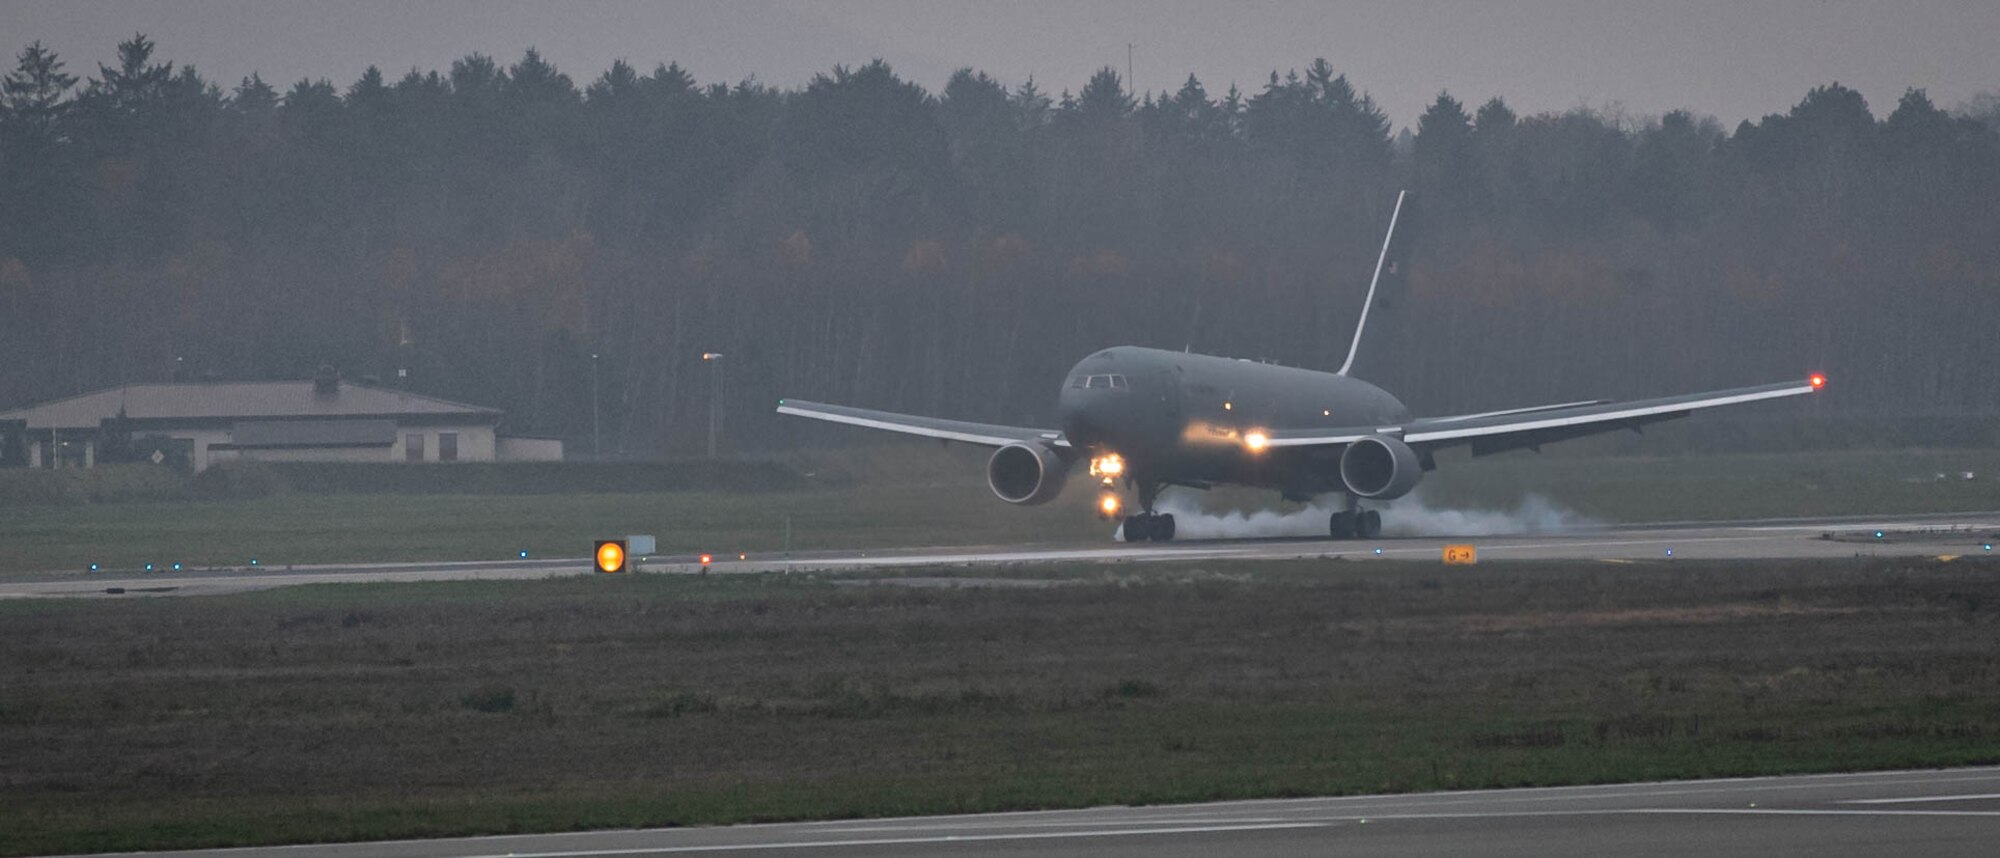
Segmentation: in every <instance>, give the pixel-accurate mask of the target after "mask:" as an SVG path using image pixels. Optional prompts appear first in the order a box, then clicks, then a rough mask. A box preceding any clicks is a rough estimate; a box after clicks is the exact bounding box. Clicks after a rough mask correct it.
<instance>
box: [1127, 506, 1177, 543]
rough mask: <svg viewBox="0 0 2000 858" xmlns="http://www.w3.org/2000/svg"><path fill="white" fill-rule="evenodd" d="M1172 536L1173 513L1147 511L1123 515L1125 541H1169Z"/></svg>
mask: <svg viewBox="0 0 2000 858" xmlns="http://www.w3.org/2000/svg"><path fill="white" fill-rule="evenodd" d="M1173 538H1174V514H1173V513H1170V512H1147V513H1140V514H1139V515H1128V516H1126V517H1125V541H1126V542H1148V541H1150V542H1169V541H1172V540H1173Z"/></svg>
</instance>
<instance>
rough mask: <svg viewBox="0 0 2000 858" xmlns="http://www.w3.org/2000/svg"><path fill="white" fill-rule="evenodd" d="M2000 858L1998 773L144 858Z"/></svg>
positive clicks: (1873, 775)
mask: <svg viewBox="0 0 2000 858" xmlns="http://www.w3.org/2000/svg"><path fill="white" fill-rule="evenodd" d="M1996 852H2000V768H1967V769H1946V770H1939V771H1899V772H1868V773H1861V774H1834V775H1795V776H1788V777H1767V778H1743V779H1729V780H1703V781H1666V782H1658V783H1638V784H1619V785H1612V786H1580V787H1553V788H1545V789H1513V790H1480V791H1468V792H1438V793H1420V794H1415V795H1373V796H1346V797H1338V798H1306V799H1280V800H1268V801H1233V802H1219V803H1213V804H1183V805H1160V806H1152V807H1100V808H1089V809H1084V810H1059V811H1040V812H1027V813H993V814H977V815H964V816H928V817H908V818H897V819H860V820H846V821H839V822H804V823H790V824H779V825H739V826H724V827H713V828H659V829H643V830H621V831H591V832H575V833H564V834H526V835H508V836H500V837H469V838H458V839H440V840H401V841H389V842H378V843H346V844H317V845H304V846H283V847H272V848H262V849H259V848H250V849H228V850H216V851H197V852H153V853H144V854H146V855H150V856H160V858H165V856H182V858H193V856H208V858H221V856H229V858H388V857H389V856H397V858H592V856H645V855H662V856H664V855H702V854H753V855H754V854H773V855H801V854H811V855H835V856H840V855H896V856H902V855H948V856H1011V857H1012V858H1021V856H1041V855H1076V854H1086V853H1087V854H1090V855H1106V856H1165V858H1175V857H1176V856H1186V858H1213V856H1218V855H1228V856H1249V858H1255V856H1267V855H1271V856H1275V855H1368V856H1403V855H1409V856H1418V855H1423V856H1433V855H1484V856H1516V855H1519V856H1545V855H1592V856H1602V855H1618V856H1628V855H1636V856H1647V855H1676V856H1679V855H1755V856H1760V858H1770V856H1788V855H1811V856H1846V855H1924V856H1960V855H1964V856H1974V855H1978V856H1987V855H1993V854H1995V853H1996Z"/></svg>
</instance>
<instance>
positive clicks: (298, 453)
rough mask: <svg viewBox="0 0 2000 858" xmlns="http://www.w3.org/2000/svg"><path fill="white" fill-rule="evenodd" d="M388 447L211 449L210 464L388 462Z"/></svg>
mask: <svg viewBox="0 0 2000 858" xmlns="http://www.w3.org/2000/svg"><path fill="white" fill-rule="evenodd" d="M388 449H389V448H387V447H290V448H283V449H277V448H273V449H264V450H211V451H209V454H208V463H209V464H210V465H219V464H222V463H223V462H229V461H234V460H237V459H248V460H251V461H256V462H370V463H375V462H387V461H391V460H390V459H389V458H388V455H389V454H388V452H387V451H388Z"/></svg>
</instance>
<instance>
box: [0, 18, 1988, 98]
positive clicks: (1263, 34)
mask: <svg viewBox="0 0 2000 858" xmlns="http://www.w3.org/2000/svg"><path fill="white" fill-rule="evenodd" d="M134 32H144V33H146V34H147V35H148V36H149V37H151V38H153V39H154V40H155V41H156V42H158V43H159V53H158V54H157V56H158V57H159V58H161V59H166V60H170V61H173V62H176V63H192V64H194V65H195V67H196V68H198V69H199V70H200V71H201V72H202V73H203V74H204V75H205V76H207V77H209V78H210V79H211V80H216V81H219V82H223V83H225V84H226V85H233V84H234V83H235V82H236V81H237V80H239V79H240V78H242V77H244V76H245V75H248V74H250V73H251V72H252V71H256V72H259V73H261V74H262V75H263V76H264V78H265V79H266V80H269V81H271V82H272V83H274V84H275V85H279V86H280V87H281V88H282V86H283V85H285V84H287V83H290V82H292V81H296V80H298V79H299V78H302V77H313V78H327V79H330V80H332V81H333V82H334V83H335V84H337V85H339V86H341V87H343V88H344V87H345V86H346V85H347V84H349V83H352V82H353V81H354V79H355V78H356V77H358V76H359V75H360V73H361V71H362V70H363V69H365V68H366V67H368V66H369V65H371V64H372V65H379V66H381V67H382V69H383V70H384V71H385V72H389V73H391V74H392V75H399V74H400V73H401V72H403V71H407V70H409V69H410V68H411V67H412V66H414V67H418V68H422V69H425V70H429V69H443V68H446V67H448V66H449V65H450V64H451V61H452V60H453V59H456V58H458V57H462V56H464V55H466V54H468V53H471V52H474V51H478V52H482V53H486V54H490V55H493V56H495V57H497V58H499V59H500V60H502V61H503V62H512V61H513V60H515V59H518V58H519V57H520V55H521V51H522V50H523V49H525V48H527V47H528V46H531V45H532V46H535V47H537V48H539V49H540V50H541V51H542V54H543V55H544V56H545V57H547V58H548V59H549V60H550V61H552V62H554V63H555V64H556V65H557V66H559V67H560V68H561V69H562V70H563V71H565V72H568V73H569V75H570V76H571V77H572V78H575V79H576V81H577V84H578V86H582V85H584V84H587V83H588V82H589V81H590V79H591V78H594V77H596V76H597V75H598V74H600V73H601V72H602V71H603V70H604V69H605V68H606V67H608V66H609V65H610V64H611V61H612V60H614V59H618V58H624V59H626V60H627V61H629V62H631V63H633V64H634V65H637V66H639V67H640V68H641V70H642V71H644V70H650V69H651V68H652V67H653V65H655V64H656V63H660V62H666V61H670V60H671V61H677V62H679V63H680V64H681V65H682V66H684V67H686V68H687V69H688V70H689V71H690V72H692V73H693V74H694V75H695V76H696V77H697V78H698V79H700V80H702V81H703V82H713V81H726V82H735V81H738V80H742V79H743V78H745V77H749V76H753V75H754V76H755V77H756V78H757V79H758V80H761V81H764V82H766V83H770V84H774V85H778V86H784V87H793V86H798V85H800V84H803V83H804V82H805V81H807V80H809V79H810V78H811V77H812V75H813V74H814V73H816V72H822V71H825V70H827V69H830V68H832V67H833V66H834V65H835V64H837V63H844V64H857V63H862V62H866V61H868V60H869V59H872V58H875V57H881V58H883V59H886V60H888V61H889V63H890V64H891V65H892V66H894V67H895V68H896V69H897V70H898V71H899V72H900V73H901V74H903V75H904V76H905V77H907V78H909V79H912V80H915V81H917V82H918V83H921V84H923V85H924V86H926V87H928V88H930V89H931V90H932V91H934V92H935V91H937V90H938V89H939V88H941V87H942V86H943V84H944V81H945V79H946V78H947V77H948V76H949V75H950V74H951V71H952V69H954V68H957V67H960V66H972V67H974V68H977V69H981V70H983V71H986V72H988V73H989V74H992V75H994V76H995V77H998V78H999V79H1001V80H1002V81H1005V82H1006V83H1008V84H1009V85H1010V86H1012V85H1017V84H1019V83H1020V82H1021V81H1023V80H1026V79H1027V78H1028V77H1029V76H1030V75H1032V76H1033V77H1034V78H1035V80H1036V82H1037V83H1038V84H1039V85H1040V86H1041V87H1042V88H1043V89H1044V90H1046V91H1049V92H1051V93H1055V92H1060V91H1061V90H1064V89H1069V90H1072V91H1074V90H1076V89H1080V88H1081V87H1082V85H1083V83H1084V81H1085V80H1087V79H1088V78H1089V76H1090V74H1091V72H1092V71H1094V70H1095V69H1097V68H1099V67H1101V66H1105V65H1112V66H1116V67H1117V68H1119V69H1120V73H1121V74H1122V73H1123V70H1124V68H1125V64H1126V45H1127V44H1128V43H1130V44H1132V45H1133V46H1134V47H1133V57H1134V58H1133V70H1134V78H1135V79H1136V81H1137V85H1138V87H1139V88H1140V89H1143V90H1160V89H1174V88H1178V87H1179V86H1180V84H1181V82H1182V81H1184V80H1185V79H1186V78H1187V75H1188V74H1189V73H1190V72H1192V73H1194V74H1195V75H1197V76H1198V77H1200V78H1201V80H1202V82H1203V83H1204V84H1205V85H1206V86H1207V87H1208V89H1209V91H1210V93H1212V94H1216V95H1220V94H1221V93H1222V92H1223V91H1224V90H1226V89H1227V88H1228V86H1229V84H1230V83H1232V82H1233V83H1236V84H1237V85H1239V86H1241V87H1242V88H1243V89H1244V90H1245V92H1246V93H1248V92H1254V91H1256V89H1257V88H1259V87H1261V86H1262V85H1263V83H1264V80H1265V78H1266V76H1267V75H1268V74H1269V73H1270V72H1271V71H1272V70H1273V69H1277V70H1279V71H1281V72H1282V71H1284V70H1286V69H1291V68H1302V67H1303V66H1304V65H1305V64H1306V63H1308V62H1311V60H1312V59H1313V58H1314V57H1320V56H1323V57H1326V58H1327V59H1328V60H1329V61H1330V62H1332V64H1333V66H1334V68H1335V69H1338V70H1340V71H1342V72H1345V73H1346V74H1347V75H1348V79H1349V80H1351V81H1353V82H1354V84H1355V85H1356V86H1357V87H1358V88H1360V89H1363V90H1365V91H1368V92H1369V93H1371V94H1373V95H1374V96H1375V98H1376V100H1377V101H1378V102H1380V103H1381V104H1382V106H1383V107H1384V108H1385V109H1386V110H1387V111H1388V112H1389V116H1390V119H1391V120H1392V121H1394V122H1395V123H1396V124H1397V125H1398V126H1402V125H1408V124H1412V123H1414V121H1415V118H1416V116H1417V115H1418V114H1419V113H1420V112H1421V111H1422V110H1423V107H1424V106H1425V105H1426V104H1428V103H1429V102H1430V100H1431V99H1432V98H1433V97H1435V96H1436V95H1437V92H1438V90H1440V89H1448V90H1450V91H1451V92H1452V93H1453V94H1454V95H1456V96H1458V97H1460V98H1461V99H1463V100H1466V101H1471V102H1475V103H1476V102H1479V101H1484V100H1485V99H1486V98H1487V97H1489V96H1492V95H1501V96H1505V97H1506V99H1507V100H1508V102H1509V103H1511V104H1513V105H1514V106H1515V108H1516V109H1517V110H1520V111H1521V112H1523V113H1528V112H1539V111H1545V110H1563V109H1567V108H1570V107H1575V106H1578V105H1589V106H1593V107H1604V106H1607V105H1614V104H1615V105H1621V106H1623V107H1624V108H1625V109H1626V110H1627V111H1629V112H1631V113H1633V114H1637V115H1649V114H1658V113H1661V112H1664V111H1667V110H1673V109H1676V108H1690V109H1693V110H1695V111H1696V112H1698V113H1705V114H1711V115H1714V116H1717V117H1719V118H1721V119H1722V120H1724V121H1725V122H1727V123H1729V124H1732V125H1733V124H1734V123H1735V122H1736V121H1737V120H1739V119H1745V118H1755V117H1758V116H1762V115H1763V114H1766V113H1775V112H1782V111H1784V110H1786V109H1787V108H1789V107H1790V106H1791V105H1792V104H1794V103H1796V102H1797V101H1798V100H1799V98H1801V97H1802V96H1803V95H1804V94H1805V92H1806V90H1807V89H1809V88H1810V87H1812V86H1815V85H1818V84H1823V83H1827V82H1831V81H1839V82H1841V83H1843V84H1846V85H1848V86H1851V87H1854V88H1856V89H1858V90H1860V91H1861V92H1862V94H1863V95H1865V96H1866V97H1867V98H1868V102H1869V106H1870V107H1871V108H1873V109H1874V110H1875V112H1876V115H1877V116H1878V117H1879V116H1884V115H1887V112H1888V111H1889V110H1890V109H1891V108H1893V107H1894V106H1895V101H1896V98H1897V97H1898V96H1900V95H1901V94H1902V92H1903V89H1904V88H1905V87H1910V86H1915V87H1922V88H1924V89H1927V90H1929V91H1930V93H1931V96H1932V98H1933V99H1934V100H1936V101H1937V102H1938V103H1939V104H1940V105H1942V106H1945V107H1951V106H1953V105H1955V104H1957V103H1958V102H1960V101H1962V100H1964V99H1966V98H1969V97H1970V96H1972V95H1973V94H1974V93H1977V92H1980V91H1985V90H2000V48H1997V47H1996V46H2000V36H1996V34H2000V0H1925V1H1924V2H1873V3H1870V2H1848V0H1757V2H1746V0H1734V2H1730V1H1729V0H1672V2H1667V0H1661V1H1660V2H1611V0H1511V1H1510V0H1495V2H1417V0H1400V2H1339V3H1332V2H1316V3H1315V2H1220V0H1211V2H1188V1H1187V0H1151V2H1147V0H1095V2H1039V1H1038V0H1031V2H1006V0H984V2H973V3H956V2H943V0H818V2H794V0H735V1H734V2H692V1H691V2H639V0H597V2H587V3H554V2H521V0H430V2H379V0H368V1H367V2H337V1H336V0H316V2H305V1H304V0H155V2H132V1H131V0H127V2H113V0H0V46H4V47H5V49H6V50H7V51H8V52H9V53H10V54H11V53H16V52H18V51H19V50H20V49H21V47H23V46H24V45H26V44H27V43H28V42H30V41H33V40H36V39H39V40H41V41H42V42H43V43H44V44H45V45H48V46H49V47H51V48H53V49H54V50H56V51H57V52H58V53H59V54H60V55H61V56H62V58H63V59H64V60H65V61H67V62H68V64H69V70H70V71H71V72H72V73H75V74H78V75H79V76H89V75H94V74H95V73H96V70H97V64H98V63H100V62H105V63H108V62H110V61H111V60H112V57H113V51H114V47H115V45H116V43H117V42H118V41H120V40H122V39H125V38H129V37H130V36H131V35H132V34H133V33H134ZM8 66H9V67H10V68H11V66H12V63H11V62H9V63H8Z"/></svg>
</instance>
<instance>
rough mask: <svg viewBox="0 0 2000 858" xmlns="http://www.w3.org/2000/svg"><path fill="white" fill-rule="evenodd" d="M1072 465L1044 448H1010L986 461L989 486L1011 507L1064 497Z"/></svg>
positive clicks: (1019, 445)
mask: <svg viewBox="0 0 2000 858" xmlns="http://www.w3.org/2000/svg"><path fill="white" fill-rule="evenodd" d="M1068 474H1069V465H1068V463H1065V462H1064V461H1063V460H1062V459H1061V458H1060V457H1058V456H1057V455H1056V453H1055V451H1054V450H1052V449H1049V448H1048V447H1045V446H1043V445H1041V444H1027V443H1022V444H1008V445H1007V446H1005V447H1001V448H1000V449H998V450H994V451H993V458H990V459H987V460H986V485H988V486H990V487H991V488H992V489H993V494H994V495H996V496H998V497H999V498H1000V499H1001V500H1003V501H1006V502H1008V503H1018V504H1024V505H1027V506H1034V505H1035V504H1042V503H1048V502H1049V501H1051V500H1054V499H1055V496H1056V495H1059V494H1062V487H1063V478H1064V477H1066V476H1068Z"/></svg>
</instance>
